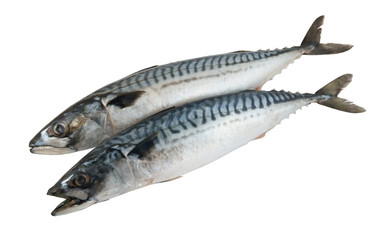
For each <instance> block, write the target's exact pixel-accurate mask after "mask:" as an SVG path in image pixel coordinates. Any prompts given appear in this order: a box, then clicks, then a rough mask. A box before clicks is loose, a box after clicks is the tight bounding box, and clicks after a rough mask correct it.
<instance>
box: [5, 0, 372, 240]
mask: <svg viewBox="0 0 379 240" xmlns="http://www.w3.org/2000/svg"><path fill="white" fill-rule="evenodd" d="M374 2H375V1H340V2H338V1H330V0H328V1H309V2H306V1H278V2H272V1H267V0H264V1H238V0H233V1H215V2H210V1H196V0H191V1H172V2H168V1H138V2H137V1H129V2H128V1H103V2H100V1H1V3H0V79H1V99H2V102H1V104H2V106H1V109H2V111H1V118H0V119H1V124H0V127H1V131H0V133H1V138H0V139H1V140H0V141H1V144H0V146H1V174H0V184H1V185H0V186H1V197H0V199H1V200H0V219H1V221H2V223H1V225H0V226H1V230H0V238H1V239H21V238H24V239H25V238H28V239H31V238H32V239H34V238H38V239H71V238H72V239H291V240H294V239H379V163H378V160H379V158H378V153H377V150H378V139H377V137H378V133H379V131H378V120H379V119H378V93H377V91H378V85H379V84H378V81H379V77H378V68H379V67H378V42H379V41H378V40H379V39H378V27H377V25H378V23H379V19H378V17H377V9H378V8H377V7H376V6H374V5H373V3H374ZM371 3H372V4H371ZM323 14H324V15H325V16H326V18H325V24H324V28H323V33H322V42H325V43H326V42H335V43H349V44H354V45H355V46H354V48H353V49H352V50H350V51H349V52H346V53H343V54H339V55H329V56H303V57H302V58H301V59H299V60H297V61H296V62H295V64H292V65H290V66H289V67H288V69H285V70H284V71H283V72H282V73H281V74H280V75H278V76H276V77H275V78H274V80H273V81H271V82H269V83H268V84H266V85H265V86H264V89H266V90H270V89H272V88H275V89H278V90H280V89H285V90H290V91H300V92H314V91H316V90H317V89H319V88H320V87H321V86H323V85H324V84H326V83H328V82H329V81H331V80H332V79H334V78H336V77H338V76H339V75H341V74H344V73H353V74H354V79H353V82H352V83H351V85H350V86H349V87H348V88H347V89H345V90H344V91H343V92H342V93H341V96H342V97H345V98H348V99H349V100H352V101H354V102H356V103H357V104H358V105H361V106H363V107H365V108H366V109H367V112H366V113H363V114H348V113H344V112H339V111H336V110H333V109H329V108H326V107H323V106H319V105H317V104H313V105H311V106H310V107H307V108H304V109H302V110H301V111H298V112H297V114H296V115H291V117H290V118H289V119H286V120H284V121H283V122H282V123H281V124H280V125H279V126H277V127H276V128H274V129H273V130H272V131H270V132H269V133H268V134H267V135H266V137H265V138H263V139H261V140H257V141H253V142H251V143H249V144H248V145H246V146H244V147H242V148H240V149H238V150H236V151H234V152H232V153H230V154H229V155H227V156H225V157H223V158H221V159H219V160H217V161H216V162H214V163H212V164H210V165H208V166H205V167H203V168H201V169H198V170H196V171H194V172H191V173H189V174H186V175H185V176H184V177H183V178H180V179H178V180H175V181H172V182H168V183H164V184H156V185H153V186H149V187H146V188H143V189H140V190H137V191H134V192H131V193H127V194H125V195H122V196H120V197H117V198H114V199H111V200H109V201H107V202H104V203H100V204H96V205H94V206H92V207H90V208H88V209H85V210H83V211H80V212H77V213H74V214H70V215H66V216H61V217H52V216H51V215H50V212H51V211H52V210H53V209H54V208H55V207H56V205H57V204H59V203H60V202H61V201H62V200H61V199H58V198H54V197H50V196H47V195H46V192H47V190H48V188H50V187H51V186H52V185H53V184H55V182H56V181H57V180H58V179H59V178H60V177H61V176H62V175H63V174H64V173H65V172H66V171H67V170H68V169H69V168H70V167H71V166H72V165H73V164H74V163H76V162H77V161H78V160H79V159H81V158H82V157H83V156H84V155H85V154H86V152H78V153H74V154H69V155H62V156H44V155H33V154H31V153H30V152H29V148H28V143H29V140H30V139H31V138H32V137H33V136H34V135H35V134H36V133H37V132H38V131H39V130H40V129H41V128H42V127H43V126H44V125H45V124H47V123H48V122H49V121H50V120H51V119H52V118H53V117H55V116H56V115H58V114H59V113H60V112H61V111H63V110H64V109H65V108H67V107H68V106H69V105H71V104H73V103H74V102H76V101H77V100H79V99H80V98H82V97H84V96H85V95H87V94H89V93H91V92H92V91H94V90H96V89H98V88H100V87H102V86H104V85H106V84H108V83H110V82H112V81H115V80H118V79H120V78H122V77H124V76H126V75H128V74H130V73H132V72H135V71H137V70H140V69H142V68H146V67H149V66H152V65H156V64H164V63H168V62H172V61H177V60H184V59H188V58H193V57H199V56H206V55H211V54H218V53H224V52H230V51H236V50H258V49H268V48H271V49H273V48H282V47H285V46H293V45H298V44H300V42H301V40H302V39H303V37H304V35H305V33H306V31H307V30H308V28H309V26H310V25H311V23H312V22H313V20H314V19H315V18H317V17H318V16H320V15H323Z"/></svg>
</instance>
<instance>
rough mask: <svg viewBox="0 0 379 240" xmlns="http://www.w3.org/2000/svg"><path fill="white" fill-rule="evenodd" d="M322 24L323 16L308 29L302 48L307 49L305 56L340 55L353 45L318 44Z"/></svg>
mask: <svg viewBox="0 0 379 240" xmlns="http://www.w3.org/2000/svg"><path fill="white" fill-rule="evenodd" d="M323 23H324V16H320V17H318V18H317V19H316V20H315V21H314V22H313V24H312V26H311V27H310V28H309V30H308V32H307V34H306V35H305V37H304V39H303V42H302V43H301V46H302V47H309V46H313V48H310V51H308V52H305V53H304V54H305V55H322V54H335V53H341V52H345V51H347V50H349V49H350V48H352V47H353V45H349V44H337V43H326V44H323V43H320V39H321V26H322V24H323Z"/></svg>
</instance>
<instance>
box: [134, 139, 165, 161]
mask: <svg viewBox="0 0 379 240" xmlns="http://www.w3.org/2000/svg"><path fill="white" fill-rule="evenodd" d="M157 141H158V137H157V134H153V135H151V136H149V137H147V138H145V139H144V140H142V141H141V142H140V143H138V144H137V145H136V146H135V147H134V148H133V149H132V150H131V151H130V152H129V153H128V155H131V156H134V157H137V158H139V159H146V156H147V155H149V153H151V151H152V150H153V149H154V146H155V144H156V143H157Z"/></svg>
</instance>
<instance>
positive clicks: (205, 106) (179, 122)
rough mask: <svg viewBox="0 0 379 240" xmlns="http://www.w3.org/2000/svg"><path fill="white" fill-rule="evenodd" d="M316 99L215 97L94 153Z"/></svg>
mask: <svg viewBox="0 0 379 240" xmlns="http://www.w3.org/2000/svg"><path fill="white" fill-rule="evenodd" d="M315 97H317V98H320V97H322V96H318V95H314V94H307V93H306V94H300V93H291V92H285V91H251V90H250V91H243V92H239V93H234V94H229V95H223V96H219V97H213V98H209V99H205V100H201V101H197V102H193V103H189V104H185V105H183V106H180V107H176V108H171V109H168V110H166V111H163V112H160V113H158V114H155V115H153V116H151V117H150V118H147V119H145V120H144V121H142V122H140V123H138V124H136V125H134V126H132V127H130V128H128V129H126V130H124V131H123V132H121V133H119V134H117V135H115V136H114V137H112V138H110V139H109V140H108V141H106V142H104V143H103V144H101V145H100V146H98V147H97V148H96V149H95V150H94V151H102V150H104V149H106V148H108V147H110V146H114V145H124V144H127V145H128V144H137V143H139V142H140V141H141V140H142V139H144V138H146V137H149V136H151V135H152V134H156V133H158V134H159V135H161V136H163V138H166V137H167V136H168V135H169V134H177V133H180V132H182V131H187V130H190V129H194V128H197V127H198V126H200V125H204V124H207V123H209V122H212V121H216V120H218V119H219V118H223V117H226V116H230V115H231V114H241V113H242V112H246V111H253V110H256V109H263V108H266V107H269V106H271V105H273V104H280V103H284V102H289V101H294V100H298V99H304V98H315Z"/></svg>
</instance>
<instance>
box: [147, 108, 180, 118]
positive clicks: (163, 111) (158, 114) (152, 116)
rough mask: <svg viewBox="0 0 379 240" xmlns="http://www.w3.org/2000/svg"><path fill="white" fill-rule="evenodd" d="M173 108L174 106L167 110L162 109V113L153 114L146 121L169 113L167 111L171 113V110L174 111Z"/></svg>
mask: <svg viewBox="0 0 379 240" xmlns="http://www.w3.org/2000/svg"><path fill="white" fill-rule="evenodd" d="M174 108H175V106H174V107H169V108H167V109H164V110H162V111H159V112H157V113H154V114H153V115H151V116H149V117H148V119H151V118H154V117H156V116H161V115H163V114H164V113H166V112H169V111H171V110H172V109H174Z"/></svg>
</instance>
